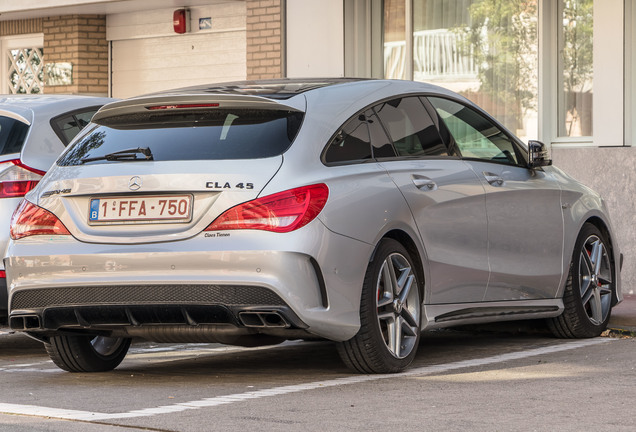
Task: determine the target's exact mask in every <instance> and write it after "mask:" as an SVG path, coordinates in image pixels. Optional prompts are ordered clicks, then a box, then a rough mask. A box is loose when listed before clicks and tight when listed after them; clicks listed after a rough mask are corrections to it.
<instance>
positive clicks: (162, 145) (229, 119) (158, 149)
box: [58, 109, 303, 165]
mask: <svg viewBox="0 0 636 432" xmlns="http://www.w3.org/2000/svg"><path fill="white" fill-rule="evenodd" d="M302 118H303V114H302V113H297V112H288V111H274V110H250V109H243V110H241V109H234V110H227V109H219V110H206V111H198V112H189V113H178V114H175V113H172V112H171V113H160V114H155V113H143V114H138V115H135V114H129V115H125V116H121V117H111V118H108V119H104V120H102V121H101V123H102V124H100V125H97V126H96V127H95V128H94V129H93V130H92V131H90V133H88V134H86V136H84V137H81V138H79V139H78V141H76V142H75V143H74V144H73V146H72V148H70V150H69V151H67V152H66V153H64V154H63V155H62V156H61V157H60V159H59V160H58V164H59V165H79V164H82V163H84V162H82V159H83V158H95V157H100V156H104V155H106V154H110V153H113V152H117V151H121V150H127V149H131V148H138V147H144V148H145V147H147V148H149V149H150V151H151V152H152V156H153V158H154V160H156V161H170V160H221V159H257V158H266V157H271V156H277V155H280V154H282V153H283V152H284V151H285V150H287V149H288V148H289V146H290V145H291V143H292V141H293V139H294V138H295V137H296V134H297V133H298V130H299V128H300V124H301V121H302ZM86 163H108V162H106V161H104V160H101V161H95V162H86Z"/></svg>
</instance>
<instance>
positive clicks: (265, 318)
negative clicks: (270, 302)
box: [238, 311, 290, 328]
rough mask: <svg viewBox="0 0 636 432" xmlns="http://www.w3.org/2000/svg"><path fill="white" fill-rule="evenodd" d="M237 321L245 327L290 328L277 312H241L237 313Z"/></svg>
mask: <svg viewBox="0 0 636 432" xmlns="http://www.w3.org/2000/svg"><path fill="white" fill-rule="evenodd" d="M238 316H239V320H240V321H241V324H243V325H244V326H245V327H261V328H263V327H277V328H287V327H290V325H289V323H288V322H287V320H286V319H285V318H284V317H283V316H282V315H281V314H279V313H278V312H275V311H267V312H258V311H254V312H252V311H243V312H239V315H238Z"/></svg>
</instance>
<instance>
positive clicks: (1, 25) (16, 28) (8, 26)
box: [0, 18, 42, 36]
mask: <svg viewBox="0 0 636 432" xmlns="http://www.w3.org/2000/svg"><path fill="white" fill-rule="evenodd" d="M28 33H42V18H31V19H23V20H13V21H0V36H13V35H21V34H28Z"/></svg>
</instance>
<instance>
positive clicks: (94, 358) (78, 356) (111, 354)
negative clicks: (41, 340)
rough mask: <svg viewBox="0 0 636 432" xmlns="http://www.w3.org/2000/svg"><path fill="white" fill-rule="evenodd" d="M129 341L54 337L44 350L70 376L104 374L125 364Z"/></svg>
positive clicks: (87, 336)
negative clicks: (93, 373) (78, 373)
mask: <svg viewBox="0 0 636 432" xmlns="http://www.w3.org/2000/svg"><path fill="white" fill-rule="evenodd" d="M130 341H131V340H130V338H112V337H106V336H92V335H62V336H53V337H51V339H50V341H49V343H45V344H44V347H45V348H46V352H47V353H48V355H49V357H50V358H51V360H53V363H55V364H56V365H57V366H58V367H59V368H60V369H64V370H65V371H68V372H105V371H110V370H113V369H115V368H116V367H117V366H119V364H120V363H121V362H122V360H123V359H124V357H125V356H126V353H127V352H128V348H129V347H130Z"/></svg>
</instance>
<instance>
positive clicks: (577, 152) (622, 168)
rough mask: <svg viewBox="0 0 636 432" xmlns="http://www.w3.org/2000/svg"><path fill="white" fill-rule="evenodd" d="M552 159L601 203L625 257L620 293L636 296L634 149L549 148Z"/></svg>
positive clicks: (635, 173) (635, 180)
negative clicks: (605, 209) (600, 198)
mask: <svg viewBox="0 0 636 432" xmlns="http://www.w3.org/2000/svg"><path fill="white" fill-rule="evenodd" d="M552 159H553V161H554V164H555V165H556V166H558V167H559V168H561V169H562V170H564V171H565V172H567V173H568V174H569V175H571V176H572V177H574V178H575V179H577V180H579V181H580V182H582V183H584V184H586V185H587V186H590V187H591V188H593V189H594V190H596V191H597V192H599V193H600V194H601V195H602V196H603V198H604V199H605V202H606V204H607V207H608V208H609V212H610V216H611V218H612V224H613V226H614V231H615V232H616V237H617V238H618V242H619V247H620V249H621V252H623V255H624V256H625V260H624V263H623V272H622V279H623V293H625V294H634V293H636V223H634V222H635V221H636V199H634V198H635V197H636V148H634V147H590V148H581V147H576V148H553V149H552Z"/></svg>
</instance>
